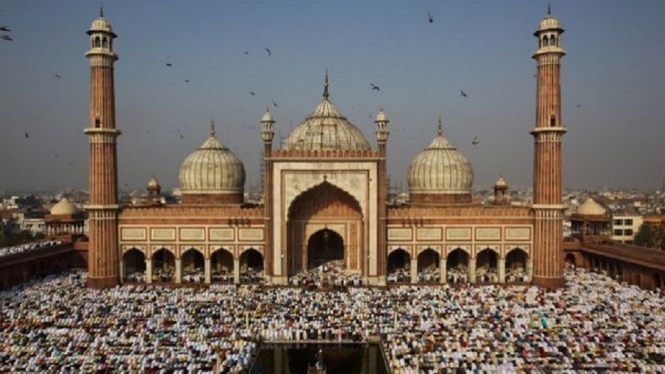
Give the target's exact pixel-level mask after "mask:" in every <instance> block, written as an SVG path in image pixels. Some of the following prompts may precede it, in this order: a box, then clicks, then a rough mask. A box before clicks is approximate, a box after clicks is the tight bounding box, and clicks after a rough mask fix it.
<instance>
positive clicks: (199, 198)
mask: <svg viewBox="0 0 665 374" xmlns="http://www.w3.org/2000/svg"><path fill="white" fill-rule="evenodd" d="M180 201H181V202H182V203H183V204H192V205H226V204H242V203H243V202H244V196H243V193H242V192H237V193H194V192H183V193H182V196H181V198H180Z"/></svg>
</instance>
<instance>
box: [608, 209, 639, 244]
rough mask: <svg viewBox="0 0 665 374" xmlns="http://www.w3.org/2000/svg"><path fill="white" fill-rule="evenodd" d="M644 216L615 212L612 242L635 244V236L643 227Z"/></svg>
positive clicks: (634, 213)
mask: <svg viewBox="0 0 665 374" xmlns="http://www.w3.org/2000/svg"><path fill="white" fill-rule="evenodd" d="M642 223H643V218H642V215H641V214H639V213H636V212H632V211H622V212H615V213H613V214H612V240H614V241H617V242H621V243H626V244H633V240H634V239H635V234H637V231H639V229H640V226H642Z"/></svg>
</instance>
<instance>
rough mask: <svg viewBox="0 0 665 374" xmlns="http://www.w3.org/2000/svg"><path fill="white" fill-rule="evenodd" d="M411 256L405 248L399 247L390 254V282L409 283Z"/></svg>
mask: <svg viewBox="0 0 665 374" xmlns="http://www.w3.org/2000/svg"><path fill="white" fill-rule="evenodd" d="M410 265H411V256H410V255H409V253H408V252H407V251H406V250H405V249H403V248H397V249H395V250H393V251H391V252H390V254H389V255H388V283H408V282H410V281H411V275H410V273H409V268H410Z"/></svg>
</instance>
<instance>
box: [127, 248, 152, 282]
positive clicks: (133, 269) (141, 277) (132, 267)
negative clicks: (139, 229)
mask: <svg viewBox="0 0 665 374" xmlns="http://www.w3.org/2000/svg"><path fill="white" fill-rule="evenodd" d="M122 267H123V278H124V281H128V282H145V269H146V266H145V254H144V253H143V251H141V250H139V249H137V248H130V249H129V250H127V251H126V252H125V253H123V255H122Z"/></svg>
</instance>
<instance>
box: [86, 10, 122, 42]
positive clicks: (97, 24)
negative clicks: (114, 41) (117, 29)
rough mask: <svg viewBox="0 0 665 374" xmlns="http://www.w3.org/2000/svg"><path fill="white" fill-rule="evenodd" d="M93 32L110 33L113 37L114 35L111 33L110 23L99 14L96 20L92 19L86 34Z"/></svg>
mask: <svg viewBox="0 0 665 374" xmlns="http://www.w3.org/2000/svg"><path fill="white" fill-rule="evenodd" d="M94 32H103V33H107V34H111V35H113V36H114V37H115V36H116V35H115V34H114V33H113V28H112V27H111V23H110V22H109V21H107V20H106V18H104V16H103V15H100V16H99V17H97V19H96V20H94V21H92V25H90V30H88V35H90V34H92V33H94Z"/></svg>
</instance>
